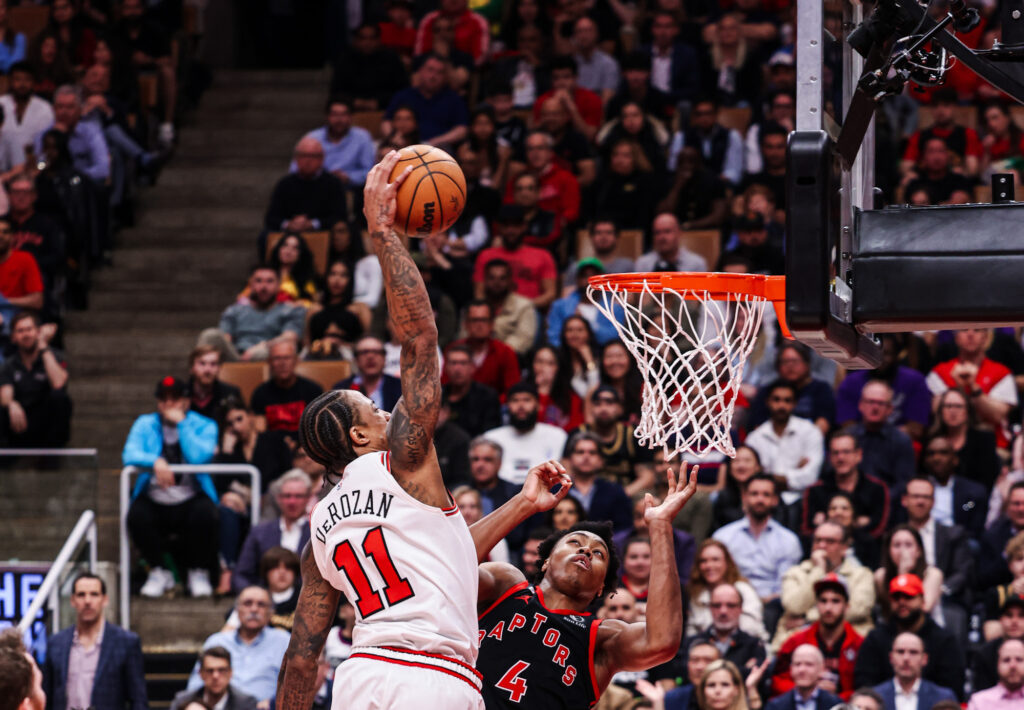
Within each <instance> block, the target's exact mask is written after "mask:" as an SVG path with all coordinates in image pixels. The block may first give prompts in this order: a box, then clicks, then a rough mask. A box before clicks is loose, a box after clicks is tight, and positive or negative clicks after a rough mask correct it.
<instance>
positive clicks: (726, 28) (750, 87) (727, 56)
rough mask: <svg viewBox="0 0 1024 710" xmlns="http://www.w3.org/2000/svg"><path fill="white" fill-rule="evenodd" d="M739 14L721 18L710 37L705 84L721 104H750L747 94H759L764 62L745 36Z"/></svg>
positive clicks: (705, 63)
mask: <svg viewBox="0 0 1024 710" xmlns="http://www.w3.org/2000/svg"><path fill="white" fill-rule="evenodd" d="M740 24H741V23H740V18H739V16H738V15H734V14H730V15H725V16H724V17H722V19H721V20H719V21H718V23H717V25H716V27H717V29H716V31H715V32H714V33H713V34H714V37H713V38H711V41H710V46H709V48H708V56H707V57H706V59H705V61H704V63H703V66H705V67H707V70H706V72H705V76H704V85H705V87H706V88H707V89H708V90H709V91H711V92H712V93H713V94H714V96H715V97H716V98H717V99H718V103H720V104H721V105H722V106H747V105H749V104H750V100H749V98H748V97H753V96H758V95H759V94H760V86H761V65H760V63H759V61H758V59H757V58H756V57H755V55H754V52H752V51H751V50H750V47H749V46H748V43H747V40H746V39H745V38H744V37H743V31H742V29H741V26H740Z"/></svg>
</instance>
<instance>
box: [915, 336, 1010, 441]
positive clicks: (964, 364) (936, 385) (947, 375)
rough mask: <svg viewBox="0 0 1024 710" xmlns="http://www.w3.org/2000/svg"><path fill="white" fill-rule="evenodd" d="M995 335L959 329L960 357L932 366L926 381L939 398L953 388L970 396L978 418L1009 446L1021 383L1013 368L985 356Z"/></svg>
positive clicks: (957, 342) (958, 353) (997, 439)
mask: <svg viewBox="0 0 1024 710" xmlns="http://www.w3.org/2000/svg"><path fill="white" fill-rule="evenodd" d="M991 336H992V332H991V331H990V330H988V329H987V328H967V329H966V330H960V331H957V333H956V335H955V336H953V339H954V342H955V343H956V347H957V351H958V352H957V356H956V357H955V358H953V359H952V360H947V361H946V362H942V363H939V364H938V365H936V366H935V367H934V368H932V371H931V372H929V373H928V377H927V379H926V380H925V381H926V382H927V384H928V389H930V390H931V391H932V394H933V395H934V396H935V397H938V396H939V395H941V394H942V393H943V392H945V391H946V390H948V389H953V388H956V389H959V390H960V391H962V392H963V393H964V394H965V395H967V396H968V397H970V399H971V402H972V403H973V404H974V411H976V412H977V413H978V418H979V419H981V420H982V421H983V422H985V423H986V424H989V425H990V426H991V427H992V428H993V429H995V432H996V443H997V444H998V445H999V446H1000V447H1002V448H1006V447H1007V446H1009V439H1008V437H1007V436H1006V415H1007V414H1009V413H1010V410H1011V409H1013V408H1014V407H1016V406H1017V385H1016V383H1015V382H1014V380H1013V373H1012V372H1010V370H1009V368H1007V367H1006V366H1005V365H1001V364H999V363H998V362H995V361H994V360H989V359H988V358H987V357H985V350H986V349H987V348H988V345H989V343H990V338H991Z"/></svg>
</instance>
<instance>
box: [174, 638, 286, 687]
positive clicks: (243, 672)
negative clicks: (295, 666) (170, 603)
mask: <svg viewBox="0 0 1024 710" xmlns="http://www.w3.org/2000/svg"><path fill="white" fill-rule="evenodd" d="M289 638H290V635H289V634H288V632H287V631H282V630H281V629H275V628H273V627H270V626H268V627H266V628H265V629H263V631H261V632H260V635H259V636H257V637H256V638H255V639H253V642H252V643H246V642H245V641H243V640H242V637H241V636H239V635H238V632H237V631H218V632H217V633H215V634H213V635H212V636H210V637H209V638H208V639H206V643H204V644H203V650H206V649H207V648H210V647H211V646H223V647H224V648H226V649H227V650H228V652H229V653H230V654H231V668H232V672H231V684H232V685H233V686H235V687H236V688H239V689H241V690H243V691H244V692H245V693H248V694H249V695H251V696H253V697H254V698H256V700H259V701H262V700H270V699H271V698H273V697H274V696H275V695H276V694H277V674H278V672H279V671H280V670H281V661H282V660H283V659H284V652H285V650H287V648H288V639H289ZM202 687H203V681H202V679H201V678H200V677H199V661H196V665H195V666H194V667H193V668H192V675H190V676H189V678H188V689H189V690H199V689H200V688H202Z"/></svg>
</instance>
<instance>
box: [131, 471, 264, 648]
mask: <svg viewBox="0 0 1024 710" xmlns="http://www.w3.org/2000/svg"><path fill="white" fill-rule="evenodd" d="M170 468H171V471H173V472H175V473H208V474H210V475H212V476H225V475H231V474H239V473H241V474H248V475H249V477H250V478H251V479H252V487H251V488H252V504H251V506H250V508H251V510H250V516H251V518H252V525H256V523H258V522H259V521H260V483H261V482H260V470H259V469H258V468H256V467H255V466H253V465H252V464H247V463H244V464H243V463H211V464H173V465H172V466H171V467H170ZM139 471H140V469H138V468H136V467H135V466H125V467H124V468H123V469H121V480H120V489H121V534H120V537H121V556H120V565H119V567H120V569H119V570H118V576H119V580H118V581H119V589H120V593H119V595H120V597H121V599H120V606H121V626H122V627H123V628H125V629H128V628H131V593H130V592H131V584H130V581H131V580H130V578H131V574H130V569H129V567H130V566H131V565H130V555H131V551H130V550H129V549H128V505H129V503H130V498H131V477H132V475H133V474H136V473H139ZM150 562H151V563H152V560H150Z"/></svg>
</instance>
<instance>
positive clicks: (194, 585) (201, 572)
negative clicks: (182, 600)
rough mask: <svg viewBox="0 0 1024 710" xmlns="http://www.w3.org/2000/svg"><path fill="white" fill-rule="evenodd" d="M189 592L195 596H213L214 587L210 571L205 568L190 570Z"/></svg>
mask: <svg viewBox="0 0 1024 710" xmlns="http://www.w3.org/2000/svg"><path fill="white" fill-rule="evenodd" d="M188 593H189V594H191V595H192V596H193V597H209V596H212V595H213V587H212V586H211V585H210V573H209V572H207V571H206V570H205V569H190V570H189V571H188Z"/></svg>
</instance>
